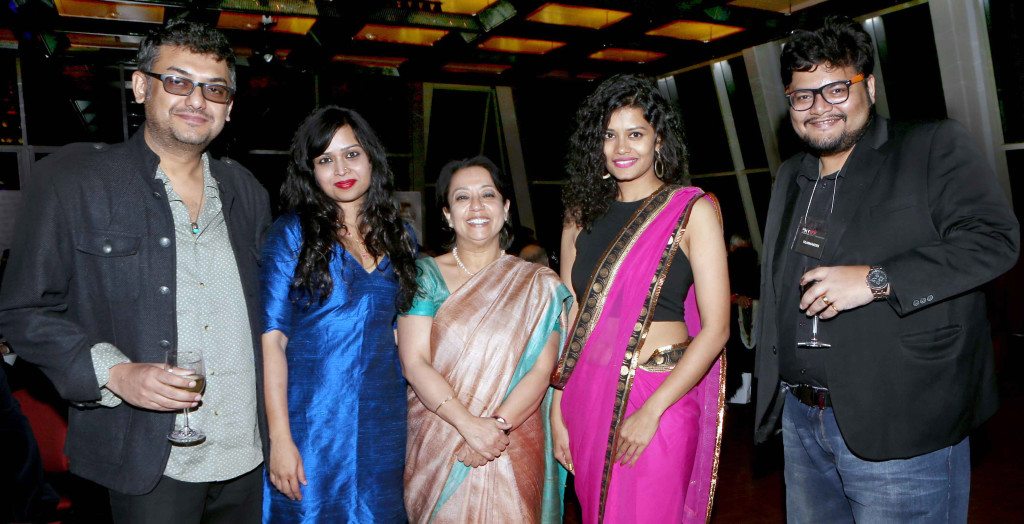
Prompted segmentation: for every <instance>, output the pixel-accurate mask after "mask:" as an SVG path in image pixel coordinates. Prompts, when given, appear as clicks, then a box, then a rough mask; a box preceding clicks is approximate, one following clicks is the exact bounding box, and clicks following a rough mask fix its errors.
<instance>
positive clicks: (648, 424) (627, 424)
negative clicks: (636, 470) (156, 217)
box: [615, 407, 661, 466]
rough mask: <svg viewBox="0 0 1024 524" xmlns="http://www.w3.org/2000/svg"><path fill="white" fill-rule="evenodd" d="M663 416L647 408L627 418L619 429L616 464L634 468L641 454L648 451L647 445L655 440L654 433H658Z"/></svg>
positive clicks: (642, 408)
mask: <svg viewBox="0 0 1024 524" xmlns="http://www.w3.org/2000/svg"><path fill="white" fill-rule="evenodd" d="M660 421H661V415H658V414H656V413H654V412H653V411H652V410H650V409H646V407H641V408H640V409H638V410H636V411H635V412H633V414H632V415H630V416H628V417H626V420H624V421H622V425H621V426H620V427H619V434H618V439H617V442H616V448H615V462H618V463H620V464H621V465H623V466H625V465H630V466H633V465H635V464H636V461H637V460H638V459H639V458H640V454H641V453H643V452H644V450H645V449H647V445H648V444H650V443H651V439H652V438H654V432H655V431H658V423H659V422H660Z"/></svg>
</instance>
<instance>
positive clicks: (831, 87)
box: [786, 73, 864, 111]
mask: <svg viewBox="0 0 1024 524" xmlns="http://www.w3.org/2000/svg"><path fill="white" fill-rule="evenodd" d="M863 81H864V73H859V74H857V76H854V77H853V78H851V79H849V80H843V81H841V82H832V83H831V84H825V85H823V86H821V87H819V88H817V89H795V90H793V91H790V92H789V93H786V100H787V101H788V102H789V107H792V108H793V110H794V111H807V110H808V109H810V108H811V106H813V105H814V97H815V96H818V95H821V99H822V100H824V101H825V102H827V103H829V104H832V105H836V104H842V103H843V102H846V101H847V100H849V99H850V86H852V85H853V84H856V83H858V82H863Z"/></svg>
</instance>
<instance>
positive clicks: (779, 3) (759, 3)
mask: <svg viewBox="0 0 1024 524" xmlns="http://www.w3.org/2000/svg"><path fill="white" fill-rule="evenodd" d="M824 1H825V0H733V1H732V2H729V5H731V6H733V7H747V8H750V9H760V10H762V11H775V12H776V13H782V14H784V15H788V14H791V13H795V12H796V11H799V10H801V9H807V8H808V7H811V6H813V5H818V4H820V3H822V2H824Z"/></svg>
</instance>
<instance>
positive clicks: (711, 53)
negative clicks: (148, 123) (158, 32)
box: [0, 0, 906, 84]
mask: <svg viewBox="0 0 1024 524" xmlns="http://www.w3.org/2000/svg"><path fill="white" fill-rule="evenodd" d="M902 3H906V2H899V1H893V0H675V1H670V0H668V1H658V0H627V1H608V0H567V1H562V2H558V3H557V4H555V7H554V8H555V9H561V10H562V13H563V15H562V16H563V17H565V19H566V20H568V21H569V22H570V23H582V22H581V20H582V18H581V15H580V14H579V12H577V11H574V10H573V8H576V7H595V8H603V9H610V10H614V11H617V12H619V13H618V14H617V16H620V17H621V16H623V13H626V14H628V16H625V17H624V18H623V19H621V20H620V21H617V22H614V23H611V24H610V25H607V26H606V27H603V28H597V29H592V28H586V27H579V26H573V25H556V24H552V23H543V22H539V21H535V20H531V19H530V18H534V19H536V18H537V17H538V16H541V15H538V14H537V13H538V12H539V11H541V10H542V9H543V8H545V7H548V8H551V5H552V4H553V3H552V2H545V1H538V0H496V1H495V0H440V1H434V0H391V1H382V0H368V1H358V0H315V1H314V0H221V1H217V0H214V1H208V0H192V1H178V0H141V1H137V2H116V3H115V2H108V1H104V0H10V1H9V2H8V3H7V5H6V6H5V7H4V11H3V15H2V17H0V24H2V26H0V45H3V44H6V46H8V47H13V46H14V45H16V43H20V44H22V45H24V44H25V43H31V44H32V45H34V46H37V47H39V48H41V49H43V52H45V53H47V54H48V55H58V56H64V57H69V58H72V59H74V58H75V57H77V58H80V59H84V60H88V61H90V62H93V63H102V62H105V61H128V60H130V59H131V58H132V56H133V54H132V53H133V49H134V48H135V47H137V44H138V41H139V37H140V36H141V35H144V34H145V33H146V32H147V31H148V30H149V29H150V28H152V27H153V24H154V23H155V22H156V23H159V22H162V21H166V20H168V19H171V18H175V17H183V16H184V17H189V18H192V19H196V20H201V21H206V22H209V23H211V24H214V25H218V26H220V27H222V28H223V30H224V31H225V32H226V33H227V34H228V36H229V38H230V39H231V41H232V43H233V44H234V45H235V46H236V48H237V51H238V54H239V56H240V57H242V59H243V60H248V61H249V62H250V63H253V62H256V63H259V62H260V61H261V60H264V57H266V58H267V59H268V60H265V61H266V62H272V63H275V64H279V66H280V67H293V68H302V69H315V68H322V67H338V68H355V69H359V70H360V71H363V72H371V73H380V74H388V75H398V76H400V77H402V78H404V79H408V80H410V81H438V82H451V83H478V82H480V81H481V80H483V81H486V82H488V83H500V84H517V83H523V82H535V81H543V80H548V79H556V80H563V81H564V80H591V79H594V78H600V77H602V76H606V75H608V74H610V73H613V72H619V71H632V72H641V73H646V74H650V75H655V76H658V75H664V74H667V73H670V72H673V71H677V70H680V69H683V68H686V67H688V66H692V65H696V64H701V63H705V62H707V61H709V60H712V59H715V58H720V57H724V56H727V55H730V54H733V53H736V52H739V51H741V50H743V49H745V48H748V47H752V46H755V45H758V44H761V43H764V42H768V41H771V40H775V39H778V38H781V37H783V36H785V34H787V33H788V32H789V31H790V30H792V29H793V28H794V27H798V26H799V25H802V24H805V23H807V22H808V21H813V20H816V19H819V18H821V17H822V16H824V15H828V14H846V15H850V16H854V17H856V16H862V15H865V14H868V13H872V12H876V11H879V10H883V9H886V8H889V7H892V6H894V5H899V4H902ZM474 4H477V5H482V6H483V7H482V8H477V7H474ZM467 6H469V7H467ZM754 6H756V7H754ZM467 9H468V10H470V11H473V10H475V12H473V13H466V12H461V13H460V12H456V11H459V10H462V11H466V10H467ZM772 9H774V10H772ZM566 12H568V14H567V15H566V14H564V13H566ZM614 15H615V13H612V14H599V15H597V16H598V17H599V18H601V17H605V19H606V20H608V19H611V17H613V16H614ZM145 20H148V21H145ZM680 21H683V22H691V23H692V22H696V23H698V25H696V26H695V27H689V29H690V30H691V31H697V33H698V35H704V34H706V37H705V36H697V38H701V39H700V40H685V39H679V38H673V37H667V36H654V35H650V34H648V33H649V32H650V31H652V30H656V29H658V28H661V27H663V26H666V25H667V24H671V23H673V22H680ZM367 24H372V25H375V26H378V27H377V28H376V30H375V29H374V28H373V27H370V28H367V27H366V26H367ZM699 24H704V25H699ZM706 24H714V25H706ZM686 25H689V26H693V25H694V24H684V26H686ZM4 27H6V28H7V29H6V30H5V29H4ZM401 27H412V28H420V29H429V30H435V31H437V30H438V29H441V30H444V31H446V33H444V34H443V36H441V37H440V38H438V39H437V40H436V41H434V42H433V43H432V45H410V44H398V43H388V42H385V41H383V40H386V39H387V38H386V35H384V33H386V32H388V31H393V30H395V29H397V28H401ZM684 28H685V27H684ZM729 28H733V29H729ZM736 28H738V29H739V30H738V31H737V29H736ZM288 31H292V32H288ZM728 31H737V32H734V33H732V34H728V35H727V36H721V37H720V36H719V35H721V34H722V33H724V32H728ZM366 34H370V35H371V36H370V37H369V38H366V37H365V35H366ZM436 34H440V33H435V35H436ZM494 37H515V38H523V39H536V40H543V41H547V42H549V43H548V44H541V46H542V48H543V47H544V46H547V47H549V48H554V49H551V50H550V51H546V52H544V53H542V54H531V53H525V52H502V51H495V50H488V49H484V48H482V46H486V45H487V42H489V41H490V40H491V39H492V38H494ZM691 38H692V35H691ZM550 42H555V43H560V44H553V43H550ZM563 44H564V45H563ZM545 49H546V48H545ZM615 50H620V52H625V53H627V56H625V57H621V58H620V59H619V60H607V59H600V58H598V57H600V56H601V54H599V53H600V52H602V51H604V52H605V54H608V53H609V52H611V51H615ZM621 50H625V51H621ZM637 51H640V52H649V53H654V55H650V57H648V58H642V57H641V58H638V57H637V56H629V53H635V52H637ZM595 53H598V54H595ZM481 68H482V69H483V71H481Z"/></svg>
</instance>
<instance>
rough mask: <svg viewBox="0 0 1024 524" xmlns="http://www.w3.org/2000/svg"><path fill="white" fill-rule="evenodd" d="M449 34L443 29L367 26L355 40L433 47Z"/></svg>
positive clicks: (357, 34)
mask: <svg viewBox="0 0 1024 524" xmlns="http://www.w3.org/2000/svg"><path fill="white" fill-rule="evenodd" d="M447 34H448V31H445V30H442V29H424V28H422V27H404V26H392V25H378V24H366V25H365V26H363V28H362V29H360V30H359V32H358V33H356V36H355V37H354V38H355V39H356V40H369V41H372V42H388V43H392V44H411V45H422V46H432V45H434V42H437V41H438V40H440V39H441V38H443V37H444V35H447Z"/></svg>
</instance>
